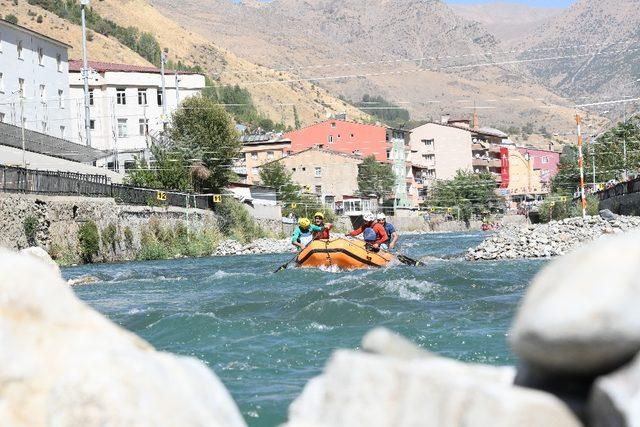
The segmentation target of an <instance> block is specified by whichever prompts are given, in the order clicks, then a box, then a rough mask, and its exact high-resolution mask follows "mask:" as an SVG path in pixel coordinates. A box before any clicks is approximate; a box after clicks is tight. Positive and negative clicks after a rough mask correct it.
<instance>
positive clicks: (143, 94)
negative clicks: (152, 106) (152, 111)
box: [138, 89, 147, 105]
mask: <svg viewBox="0 0 640 427" xmlns="http://www.w3.org/2000/svg"><path fill="white" fill-rule="evenodd" d="M138 105H147V90H146V89H138Z"/></svg>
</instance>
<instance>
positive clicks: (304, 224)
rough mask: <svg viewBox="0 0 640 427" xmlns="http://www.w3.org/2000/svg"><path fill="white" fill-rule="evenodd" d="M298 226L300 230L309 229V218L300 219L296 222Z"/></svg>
mask: <svg viewBox="0 0 640 427" xmlns="http://www.w3.org/2000/svg"><path fill="white" fill-rule="evenodd" d="M298 225H299V226H300V227H302V228H309V226H310V225H311V221H309V218H300V221H298Z"/></svg>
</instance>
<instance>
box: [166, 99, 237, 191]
mask: <svg viewBox="0 0 640 427" xmlns="http://www.w3.org/2000/svg"><path fill="white" fill-rule="evenodd" d="M169 136H170V138H171V140H172V141H173V144H174V145H175V147H173V148H174V149H173V150H172V152H174V153H175V152H178V151H179V152H181V153H182V154H181V156H180V157H179V159H182V160H184V162H185V164H186V165H189V166H197V167H198V168H201V169H205V170H206V171H208V174H198V176H195V177H194V187H195V188H196V189H197V190H200V191H201V190H205V189H206V190H211V191H218V190H221V189H223V188H224V187H225V186H226V185H227V184H228V183H229V181H230V180H231V179H233V178H234V177H235V175H234V174H233V173H232V172H231V170H230V168H231V166H232V164H233V162H234V160H235V159H236V158H237V157H238V155H239V153H240V147H241V144H240V141H239V140H238V134H237V132H236V130H235V127H234V124H233V121H232V120H231V117H230V116H229V115H228V114H227V112H226V111H225V110H224V109H223V108H222V107H221V106H219V105H217V104H216V103H215V102H214V101H213V100H211V99H208V98H203V97H201V96H194V97H190V98H187V99H186V100H184V101H183V102H182V104H181V105H180V108H179V109H178V110H176V112H175V113H173V116H172V121H171V129H170V131H169ZM185 172H186V173H190V171H189V170H187V171H185ZM207 175H208V176H207Z"/></svg>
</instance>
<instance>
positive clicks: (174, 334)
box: [63, 233, 544, 426]
mask: <svg viewBox="0 0 640 427" xmlns="http://www.w3.org/2000/svg"><path fill="white" fill-rule="evenodd" d="M484 237H485V236H484V235H482V234H475V233H472V234H431V235H412V236H403V237H402V238H401V241H402V248H401V251H402V252H404V253H405V254H406V255H408V256H411V257H414V258H422V257H425V256H429V257H436V258H441V257H447V256H452V255H461V254H462V253H463V252H464V251H465V250H466V249H467V248H468V247H470V246H475V245H477V244H478V243H480V242H481V241H482V240H483V238H484ZM288 258H290V255H268V256H245V257H227V258H203V259H181V260H171V261H157V262H132V263H125V264H112V265H98V264H96V265H87V266H80V267H73V268H66V269H63V275H64V277H65V278H66V279H70V278H76V277H80V276H85V275H91V276H95V277H97V278H98V279H99V282H98V283H96V284H91V285H85V286H78V287H75V292H76V294H77V295H78V296H79V297H80V298H81V299H82V300H84V301H86V302H87V303H88V304H89V305H91V306H92V307H94V308H95V309H96V310H98V311H100V312H101V313H103V314H105V315H106V316H108V317H109V318H110V319H111V320H113V321H114V322H116V323H118V324H119V325H121V326H123V327H125V328H127V329H129V330H131V331H133V332H135V333H136V334H138V335H139V336H141V337H142V338H144V339H146V340H147V341H149V342H150V343H151V344H153V345H154V346H155V347H156V348H158V349H159V350H166V351H170V352H173V353H178V354H183V355H189V356H194V357H197V358H199V359H201V360H203V361H205V362H206V363H207V364H208V365H209V367H211V368H212V369H213V370H214V371H215V372H216V374H217V375H218V376H219V377H220V379H221V380H222V381H223V382H224V383H225V385H226V386H227V387H228V389H229V390H230V392H231V394H232V395H233V397H234V398H235V400H236V402H237V403H238V405H239V407H240V409H241V411H242V414H243V415H244V417H245V419H246V420H247V422H248V423H249V425H251V426H273V425H277V424H278V423H280V422H282V421H284V420H285V419H286V411H287V407H288V405H289V404H290V403H291V401H292V400H293V399H294V398H295V397H296V396H297V395H298V394H299V393H300V391H301V389H302V387H303V386H304V384H305V383H306V381H307V380H308V379H309V378H311V377H313V376H315V375H317V374H318V373H319V372H320V371H321V370H322V367H323V366H324V364H325V363H326V361H327V359H328V357H329V356H330V354H331V352H332V350H334V349H336V348H356V347H357V346H358V345H359V343H360V340H361V338H362V336H363V334H365V333H366V332H367V331H368V330H370V329H371V328H373V327H375V326H380V325H382V326H386V327H388V328H390V329H392V330H394V331H397V332H400V333H401V334H403V335H405V336H407V337H409V338H410V339H411V340H413V341H414V342H416V343H418V344H419V345H421V346H422V347H424V348H425V349H428V350H431V351H434V352H437V353H439V354H441V355H444V356H448V357H453V358H456V359H460V360H465V361H474V362H481V363H489V364H513V362H514V357H513V355H512V354H511V352H510V351H509V348H508V345H507V342H506V334H507V331H508V328H509V325H510V323H511V321H512V319H513V316H514V313H515V310H516V308H517V304H518V302H519V300H520V298H521V297H522V294H523V291H524V289H525V288H526V286H527V283H528V282H529V281H530V280H531V278H532V277H533V276H534V274H535V273H536V272H537V271H538V270H539V269H540V268H541V267H542V266H543V265H544V261H524V260H520V261H500V262H476V263H471V262H467V261H463V260H461V259H448V260H445V259H431V258H430V260H429V262H428V263H427V266H425V267H406V266H401V267H392V268H387V269H381V270H365V271H357V272H344V273H332V272H326V271H320V270H286V271H283V272H280V273H277V274H273V273H272V272H273V270H274V269H275V268H276V267H277V266H278V265H280V264H282V263H283V262H285V261H286V260H287V259H288Z"/></svg>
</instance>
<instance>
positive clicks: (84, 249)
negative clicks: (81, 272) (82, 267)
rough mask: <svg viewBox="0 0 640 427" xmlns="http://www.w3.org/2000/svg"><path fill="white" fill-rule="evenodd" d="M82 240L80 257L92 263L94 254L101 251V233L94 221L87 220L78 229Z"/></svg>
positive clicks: (79, 237) (79, 238)
mask: <svg viewBox="0 0 640 427" xmlns="http://www.w3.org/2000/svg"><path fill="white" fill-rule="evenodd" d="M78 240H79V241H80V257H81V258H82V261H84V262H85V263H90V262H91V261H92V260H93V256H94V255H96V254H97V253H98V252H99V251H100V233H99V232H98V226H97V225H96V223H95V222H93V221H87V222H85V223H84V224H82V225H81V226H80V229H79V230H78Z"/></svg>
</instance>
